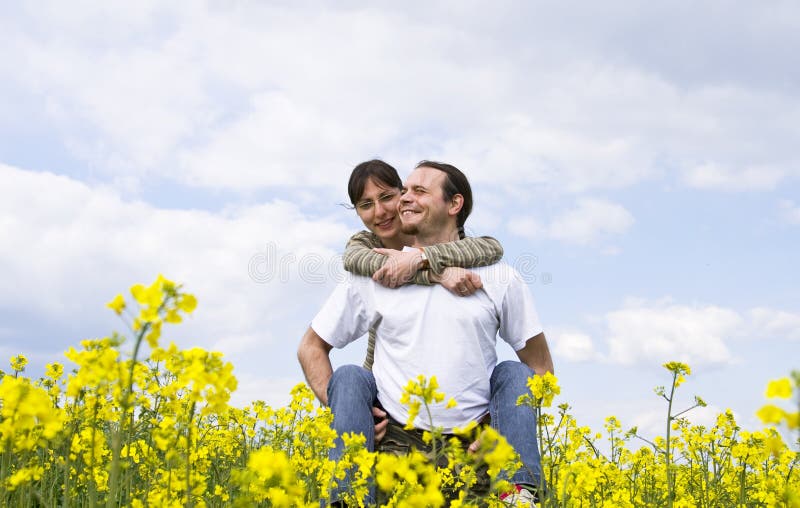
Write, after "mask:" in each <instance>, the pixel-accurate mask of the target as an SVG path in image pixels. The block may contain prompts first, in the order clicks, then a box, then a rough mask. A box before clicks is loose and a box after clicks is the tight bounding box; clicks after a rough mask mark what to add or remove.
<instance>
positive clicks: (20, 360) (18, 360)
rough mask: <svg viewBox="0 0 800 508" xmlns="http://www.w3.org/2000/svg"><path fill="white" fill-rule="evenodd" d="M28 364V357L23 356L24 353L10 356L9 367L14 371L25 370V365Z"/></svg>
mask: <svg viewBox="0 0 800 508" xmlns="http://www.w3.org/2000/svg"><path fill="white" fill-rule="evenodd" d="M26 365H28V359H27V358H25V355H17V356H12V357H11V368H12V369H13V370H14V371H15V372H22V371H23V370H25V366H26Z"/></svg>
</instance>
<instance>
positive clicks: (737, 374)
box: [0, 1, 800, 433]
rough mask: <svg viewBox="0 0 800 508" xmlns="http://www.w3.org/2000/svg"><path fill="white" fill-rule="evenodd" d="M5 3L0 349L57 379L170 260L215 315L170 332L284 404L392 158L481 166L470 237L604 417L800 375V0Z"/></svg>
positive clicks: (649, 419)
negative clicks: (361, 182) (798, 60)
mask: <svg viewBox="0 0 800 508" xmlns="http://www.w3.org/2000/svg"><path fill="white" fill-rule="evenodd" d="M93 4H94V5H93ZM2 10H3V14H2V16H0V30H2V32H3V33H4V40H5V41H6V42H4V44H3V45H2V47H0V77H2V79H0V110H2V112H3V114H2V115H0V240H1V241H0V355H2V356H3V357H10V356H11V355H13V354H17V353H26V354H27V355H28V356H29V357H30V358H31V361H32V365H31V367H30V372H31V373H37V372H39V371H40V370H41V368H42V366H43V365H44V364H45V363H47V362H50V361H53V360H55V359H58V358H59V357H60V354H61V352H62V351H64V350H65V349H66V348H67V347H69V346H70V345H75V344H77V342H78V341H79V340H80V339H82V338H85V337H95V336H102V335H105V334H108V333H110V332H111V331H112V330H114V329H117V330H122V328H123V326H122V324H121V323H120V322H118V321H117V320H116V317H115V316H114V315H113V313H112V312H111V311H109V310H107V309H105V308H104V306H103V305H104V303H105V302H107V301H108V300H110V299H111V298H112V297H113V296H114V295H115V294H116V293H118V292H120V291H123V290H125V288H127V287H129V286H130V285H132V284H134V283H136V282H147V281H149V280H152V279H153V278H154V277H155V276H156V274H158V273H164V274H165V275H167V276H168V277H171V278H173V279H176V280H179V281H182V282H184V283H185V285H186V287H187V288H188V290H190V291H193V292H195V293H196V294H197V296H198V297H199V299H200V307H199V310H198V311H197V314H196V316H195V317H194V318H193V319H192V320H191V321H190V322H188V323H187V324H185V325H182V326H181V327H178V328H175V329H174V330H172V331H171V332H169V333H167V334H166V338H165V340H169V339H170V338H173V339H174V340H176V341H177V342H179V343H180V344H181V345H185V346H189V345H198V346H202V347H207V348H214V349H217V350H220V351H223V352H224V353H225V354H226V357H227V358H228V359H230V360H231V361H232V362H234V364H235V365H236V372H237V375H238V377H239V379H240V390H239V392H238V393H237V395H236V401H237V402H238V403H245V402H247V401H249V400H253V399H257V398H258V399H264V400H267V401H268V402H270V403H273V404H281V403H283V402H285V401H286V400H287V399H288V391H289V388H290V387H291V386H292V385H293V384H294V383H296V382H297V381H300V380H301V379H302V374H301V372H300V369H299V366H298V365H297V362H296V360H295V350H296V345H297V342H298V340H299V338H300V336H301V335H302V333H303V331H304V330H305V328H306V326H307V325H308V323H309V321H310V320H311V318H312V317H313V315H314V314H315V312H316V310H317V309H318V307H319V306H320V305H321V303H322V301H324V299H325V298H326V296H327V295H328V293H329V292H330V291H331V289H332V287H333V285H334V284H335V281H336V279H337V278H338V277H341V271H340V262H339V256H340V254H341V252H342V249H343V246H344V244H345V242H346V240H347V238H348V237H349V235H350V234H352V233H353V232H355V231H356V230H357V229H359V228H360V223H359V221H358V220H357V218H356V217H355V215H354V214H353V212H351V211H349V210H346V209H344V208H343V207H341V206H339V204H340V203H343V202H346V201H347V194H346V180H347V177H348V176H349V173H350V170H351V169H352V167H353V166H354V165H355V164H357V163H358V162H360V161H362V160H365V159H369V158H373V157H381V158H383V159H384V160H387V161H388V162H390V163H392V164H393V165H395V166H396V167H397V168H398V169H399V170H400V173H401V175H406V174H408V172H409V171H410V169H411V168H412V167H413V165H414V164H415V163H416V162H417V161H419V160H422V159H435V160H443V161H447V162H450V163H453V164H455V165H457V166H458V167H460V168H461V169H462V170H463V171H464V172H465V173H466V174H467V175H468V176H469V177H470V179H471V181H472V182H473V187H474V190H475V199H476V204H475V211H474V213H473V216H472V217H471V218H470V220H469V221H468V223H467V226H468V229H469V230H470V231H471V232H472V233H473V234H488V235H493V236H495V237H497V238H498V239H499V240H501V242H502V243H503V245H504V246H505V249H506V261H507V262H509V263H511V264H514V265H515V266H519V267H520V268H521V269H522V270H524V271H525V275H526V277H528V280H529V282H530V286H531V290H532V291H533V293H534V295H535V298H536V300H537V306H538V310H539V313H540V315H541V318H542V321H543V322H544V325H545V330H546V333H547V335H548V339H549V341H550V345H551V348H552V349H553V352H554V356H555V365H556V372H557V375H558V376H559V378H560V379H561V383H562V385H563V387H564V389H563V392H562V400H564V401H568V402H569V403H570V404H571V405H572V406H573V408H574V409H573V412H574V413H575V414H576V415H577V416H578V418H579V421H581V422H584V423H586V424H589V425H592V426H593V427H595V428H599V426H600V423H601V422H602V418H603V417H604V416H607V415H610V414H615V415H616V416H618V417H619V418H620V419H621V420H622V421H623V422H624V424H625V425H626V426H633V425H639V426H640V428H642V429H647V431H648V432H651V433H654V432H657V431H658V430H659V428H660V422H661V421H662V414H663V411H664V408H663V405H662V404H661V402H660V401H659V400H658V399H657V397H656V396H655V395H653V393H652V387H653V386H656V385H659V384H664V383H665V382H666V381H667V379H666V372H665V371H663V369H661V368H660V367H659V365H660V364H661V363H664V362H666V361H670V360H681V361H685V362H687V363H689V364H690V365H691V366H692V367H693V369H694V374H693V376H692V377H691V378H690V381H689V382H688V383H687V384H686V385H685V389H684V396H685V400H686V402H687V403H688V401H690V400H691V395H693V394H698V395H701V396H702V397H704V398H705V400H706V401H707V402H708V403H709V405H710V407H709V408H707V409H705V410H702V411H697V412H696V413H695V414H694V416H693V417H694V418H695V419H696V420H697V421H700V422H706V423H707V422H710V421H712V419H713V416H714V414H715V413H716V412H719V411H721V410H724V409H725V408H731V409H733V410H734V411H735V413H736V414H737V416H738V418H739V419H740V422H742V423H743V424H744V425H745V426H755V425H756V422H755V420H754V416H753V413H754V411H755V410H756V409H757V408H758V407H759V406H760V404H761V403H762V402H763V399H762V396H763V390H764V387H765V385H766V382H767V381H768V380H769V379H772V378H776V377H779V376H783V375H786V374H787V373H788V372H789V371H790V370H791V369H792V368H798V367H800V365H798V361H797V358H798V357H800V355H798V352H800V308H799V307H798V303H797V302H800V289H798V288H800V270H798V269H797V266H796V260H797V259H798V253H799V251H800V241H798V238H800V237H799V234H800V157H799V156H798V155H797V153H798V152H797V150H796V146H798V142H800V139H798V138H800V135H798V134H799V133H800V131H798V128H797V126H798V125H800V101H799V100H798V98H799V94H798V84H800V69H798V67H797V66H796V65H790V62H792V61H793V60H794V59H795V57H794V55H795V52H796V48H797V47H800V35H798V34H800V8H798V7H797V5H796V4H795V3H793V2H770V3H769V4H751V5H742V4H739V3H733V2H694V3H691V4H688V3H687V4H683V5H674V4H671V5H667V4H664V5H663V6H658V5H654V4H652V3H637V2H604V3H603V4H602V5H600V4H598V5H594V6H587V5H586V4H585V3H582V2H560V3H558V4H557V5H555V4H550V3H544V2H495V3H493V4H492V5H491V6H489V5H488V4H485V3H480V2H425V3H422V2H407V3H403V5H402V6H399V5H388V4H377V5H376V4H367V3H360V2H345V3H339V4H337V5H336V6H332V5H330V4H328V3H324V2H313V1H311V2H298V3H294V2H293V3H289V2H273V3H257V2H254V3H248V2H241V3H236V4H235V5H234V4H228V5H223V4H218V3H214V2H209V3H202V2H172V3H169V4H163V3H162V2H155V1H152V2H150V1H142V2H136V3H127V4H125V3H118V4H113V3H103V4H95V3H94V2H78V3H74V2H73V3H69V4H64V3H63V2H42V3H38V4H37V5H36V6H35V7H31V6H29V5H24V4H14V5H6V6H3V7H2ZM268 252H271V253H272V254H271V255H272V258H271V259H273V261H274V262H275V265H274V266H270V267H269V269H271V270H274V271H275V274H276V275H275V277H273V278H272V280H270V281H269V282H267V283H260V282H258V281H255V280H254V279H253V277H252V276H251V274H250V272H249V269H248V267H249V265H250V264H251V261H252V260H253V259H261V258H258V257H255V258H254V256H259V255H265V254H266V253H268ZM279 266H283V267H285V271H284V273H283V274H281V273H279V272H278V267H279ZM262 268H264V269H267V268H265V267H262ZM499 347H500V349H501V356H502V357H511V356H512V352H511V351H510V350H509V351H506V350H505V349H507V348H506V346H505V345H502V344H501V345H500V346H499ZM504 348H505V349H504ZM362 354H363V347H362V346H361V345H354V346H353V347H352V348H349V349H348V350H344V351H337V352H336V353H335V355H334V362H335V363H337V364H341V363H346V362H357V361H360V356H361V355H362Z"/></svg>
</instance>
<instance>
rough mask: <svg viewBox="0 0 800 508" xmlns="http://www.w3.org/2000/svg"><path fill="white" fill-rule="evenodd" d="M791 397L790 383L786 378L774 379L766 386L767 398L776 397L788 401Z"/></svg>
mask: <svg viewBox="0 0 800 508" xmlns="http://www.w3.org/2000/svg"><path fill="white" fill-rule="evenodd" d="M791 396H792V383H791V381H789V378H788V377H785V378H783V379H775V380H773V381H770V382H769V384H768V385H767V393H766V397H767V398H773V397H778V398H781V399H788V398H790V397H791Z"/></svg>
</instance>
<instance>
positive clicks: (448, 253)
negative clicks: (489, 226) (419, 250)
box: [425, 236, 503, 274]
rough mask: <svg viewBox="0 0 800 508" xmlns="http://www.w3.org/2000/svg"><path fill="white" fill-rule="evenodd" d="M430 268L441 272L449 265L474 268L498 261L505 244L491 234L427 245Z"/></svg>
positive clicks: (434, 271) (438, 272)
mask: <svg viewBox="0 0 800 508" xmlns="http://www.w3.org/2000/svg"><path fill="white" fill-rule="evenodd" d="M425 256H426V257H427V258H428V264H429V265H430V270H431V271H432V272H433V273H436V274H440V273H442V271H443V270H444V269H445V268H447V267H448V266H458V267H461V268H474V267H476V266H486V265H491V264H494V263H497V262H498V261H500V259H501V258H502V257H503V246H502V245H500V242H498V241H497V240H495V239H494V238H492V237H491V236H481V237H476V238H472V237H468V238H463V239H461V240H456V241H455V242H447V243H439V244H436V245H429V246H427V247H425Z"/></svg>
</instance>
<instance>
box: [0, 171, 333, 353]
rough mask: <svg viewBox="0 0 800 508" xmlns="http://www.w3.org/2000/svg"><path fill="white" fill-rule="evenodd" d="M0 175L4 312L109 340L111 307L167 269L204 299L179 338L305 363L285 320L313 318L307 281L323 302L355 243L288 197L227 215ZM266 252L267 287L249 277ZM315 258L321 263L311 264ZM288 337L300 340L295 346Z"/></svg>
mask: <svg viewBox="0 0 800 508" xmlns="http://www.w3.org/2000/svg"><path fill="white" fill-rule="evenodd" d="M0 180H2V181H3V182H4V185H3V186H2V187H0V236H1V237H2V238H4V239H5V240H4V241H3V242H2V244H0V265H2V266H3V274H4V275H3V277H2V278H0V306H2V307H3V308H4V309H7V310H10V309H17V310H25V311H26V312H29V313H31V314H32V315H36V316H38V318H39V319H41V320H45V321H46V320H53V321H54V322H65V321H66V322H75V323H83V324H84V325H85V326H86V328H85V329H84V331H86V330H87V329H88V330H96V331H99V332H100V333H107V332H108V331H110V330H107V329H103V328H100V327H101V326H108V323H109V322H111V323H114V322H116V321H111V320H110V317H109V319H103V317H102V316H105V315H106V313H105V312H102V307H103V304H104V303H105V302H106V301H108V300H110V299H111V297H112V296H113V295H114V294H116V293H118V292H124V290H125V288H127V287H129V286H130V285H131V284H133V283H135V282H148V281H150V280H151V279H152V278H154V277H155V275H156V274H157V273H164V274H165V275H166V276H168V277H170V278H173V279H175V280H178V281H181V282H183V283H185V284H186V287H187V290H188V291H190V292H192V293H195V294H196V295H197V296H198V299H199V301H200V307H199V308H198V311H197V313H196V315H195V316H193V317H192V319H190V320H189V321H188V322H187V323H186V324H185V325H182V326H181V327H180V330H179V331H178V332H177V333H178V334H179V336H180V337H184V339H186V337H187V336H189V335H191V340H192V341H193V343H195V344H199V345H204V346H206V347H209V346H212V345H213V346H214V347H217V348H220V349H222V350H223V351H224V352H228V353H229V354H244V353H245V352H251V353H252V352H256V354H254V355H253V354H251V355H250V356H249V358H248V357H247V355H244V357H245V360H249V361H255V360H256V358H257V357H258V356H259V354H265V352H266V351H267V350H269V349H272V348H276V347H277V348H280V349H282V350H283V352H282V353H281V355H283V354H285V355H288V358H291V359H292V360H291V361H292V364H293V365H294V364H295V363H296V362H295V361H294V355H293V352H291V351H289V350H293V348H294V344H296V342H297V340H299V337H300V335H301V334H302V332H303V330H299V329H297V330H296V329H294V325H292V324H291V322H287V321H286V317H287V316H292V317H295V316H294V315H293V313H298V312H299V313H300V314H299V315H298V316H296V317H295V319H297V320H298V321H299V320H303V321H306V320H310V318H311V317H312V316H310V315H305V312H308V311H307V309H302V308H301V309H298V308H296V305H295V303H296V301H298V299H299V298H300V296H299V295H301V294H305V293H306V292H307V291H308V286H309V285H315V286H319V288H318V289H315V290H314V294H315V295H319V298H320V299H321V298H323V297H324V296H325V287H326V286H328V287H329V286H330V285H331V284H332V283H333V275H335V274H336V273H337V269H338V270H340V268H339V265H337V262H338V261H339V257H338V254H337V253H338V252H340V251H341V249H342V247H343V245H344V242H345V240H346V238H347V237H348V231H347V229H346V228H345V226H344V225H343V224H342V223H340V222H337V221H336V220H333V219H330V218H318V219H315V218H310V217H307V216H304V215H303V214H302V213H301V212H300V211H299V210H298V209H297V208H296V207H295V206H294V205H291V204H288V203H286V202H281V201H273V202H270V203H266V204H263V205H256V206H250V207H241V208H231V209H229V210H225V211H223V212H220V213H211V212H206V211H199V210H165V209H158V208H155V207H152V206H150V205H147V204H144V203H141V202H137V201H133V202H128V201H125V200H123V199H121V198H120V197H119V196H118V195H117V194H116V193H114V192H112V191H110V190H108V189H105V188H100V187H90V186H87V185H86V184H83V183H80V182H77V181H75V180H72V179H69V178H67V177H64V176H57V175H53V174H50V173H33V172H28V171H23V170H19V169H16V168H13V167H9V166H5V165H0ZM287 225H291V227H287ZM265 251H266V253H265ZM259 253H261V254H262V255H263V256H262V257H263V259H262V261H261V264H260V265H259V266H258V268H259V272H260V273H261V274H262V275H271V278H270V277H267V278H270V282H269V283H266V284H258V283H256V282H254V280H253V279H252V278H251V274H250V273H249V264H250V262H251V259H253V256H254V255H257V254H259ZM267 254H268V255H267ZM312 255H313V256H315V259H317V260H321V264H319V263H317V264H316V265H314V266H312V264H311V263H310V260H311V259H312V258H311V256H312ZM304 269H305V270H306V272H307V273H302V271H303V270H304ZM308 270H311V272H309V271H308ZM339 273H340V272H339ZM332 274H333V275H332ZM108 314H111V313H110V312H108ZM90 316H94V317H93V318H90ZM97 316H100V317H97ZM289 321H291V320H289ZM112 326H115V327H118V324H117V325H112ZM98 328H100V329H99V330H98ZM95 333H96V332H95ZM287 334H289V335H290V336H292V337H295V338H293V339H292V340H291V345H290V346H289V347H287V345H286V344H285V342H284V341H285V340H286V336H287ZM226 338H227V339H226ZM79 339H80V337H73V338H72V339H71V340H72V342H70V343H62V344H59V345H58V347H59V348H61V349H63V348H65V347H66V346H67V345H69V344H71V343H74V342H77V340H79ZM61 340H63V339H61ZM186 340H188V339H186ZM49 345H50V346H51V347H52V346H54V345H55V344H49ZM228 346H230V348H228ZM287 351H288V352H287ZM281 355H272V358H273V359H275V358H279V357H280V356H281ZM267 358H269V357H267Z"/></svg>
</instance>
